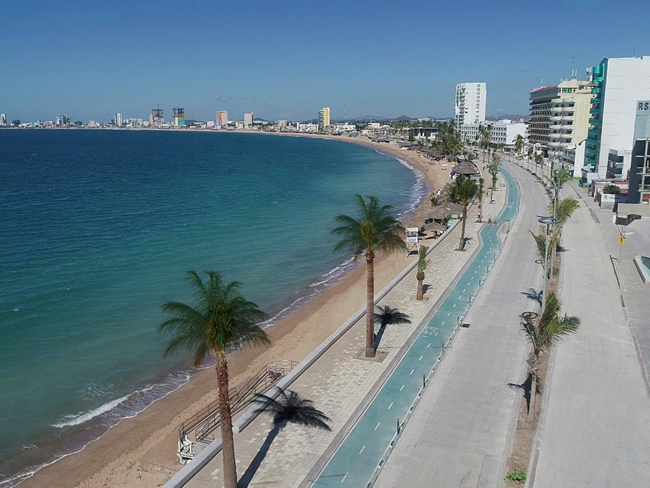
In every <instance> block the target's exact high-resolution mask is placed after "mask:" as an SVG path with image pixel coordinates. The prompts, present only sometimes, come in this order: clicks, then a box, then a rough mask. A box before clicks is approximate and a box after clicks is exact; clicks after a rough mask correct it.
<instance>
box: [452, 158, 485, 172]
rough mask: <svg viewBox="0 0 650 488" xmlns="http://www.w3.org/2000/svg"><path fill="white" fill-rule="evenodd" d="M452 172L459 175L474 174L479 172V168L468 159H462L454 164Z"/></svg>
mask: <svg viewBox="0 0 650 488" xmlns="http://www.w3.org/2000/svg"><path fill="white" fill-rule="evenodd" d="M454 172H455V173H457V174H459V175H476V174H479V170H478V168H477V167H476V165H475V164H474V163H470V162H469V161H463V162H462V163H458V164H457V165H456V166H454Z"/></svg>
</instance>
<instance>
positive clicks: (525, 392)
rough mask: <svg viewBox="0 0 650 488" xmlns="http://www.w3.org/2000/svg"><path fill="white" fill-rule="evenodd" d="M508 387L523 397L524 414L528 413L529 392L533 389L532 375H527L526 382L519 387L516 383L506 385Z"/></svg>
mask: <svg viewBox="0 0 650 488" xmlns="http://www.w3.org/2000/svg"><path fill="white" fill-rule="evenodd" d="M508 386H509V387H510V388H512V389H513V390H521V391H522V393H523V395H524V400H526V413H530V391H531V388H532V387H533V373H528V377H527V378H526V381H524V382H523V383H522V384H521V385H519V384H517V383H508Z"/></svg>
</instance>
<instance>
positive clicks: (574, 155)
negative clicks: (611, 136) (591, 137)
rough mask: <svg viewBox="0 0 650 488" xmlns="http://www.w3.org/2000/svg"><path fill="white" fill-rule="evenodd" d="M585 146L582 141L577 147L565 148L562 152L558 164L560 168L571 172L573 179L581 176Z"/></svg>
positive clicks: (584, 142)
mask: <svg viewBox="0 0 650 488" xmlns="http://www.w3.org/2000/svg"><path fill="white" fill-rule="evenodd" d="M585 146H586V141H582V142H580V144H578V145H577V146H575V145H574V146H570V147H565V148H564V149H563V150H562V157H561V158H560V164H561V165H562V168H564V169H568V170H569V171H571V172H572V173H573V177H574V178H579V177H580V176H581V175H582V167H583V166H584V161H585Z"/></svg>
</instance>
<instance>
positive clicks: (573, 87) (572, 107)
mask: <svg viewBox="0 0 650 488" xmlns="http://www.w3.org/2000/svg"><path fill="white" fill-rule="evenodd" d="M591 89H592V85H591V83H590V82H588V81H578V80H577V79H575V78H573V79H571V80H566V81H563V82H561V83H560V84H559V85H557V96H556V97H555V98H554V99H553V100H551V114H550V120H549V134H548V137H549V140H548V146H547V150H548V157H549V159H550V160H551V162H552V163H553V164H555V163H559V162H561V160H562V155H563V154H564V150H565V149H567V148H575V147H576V146H578V145H579V144H581V143H583V142H585V139H587V131H588V130H589V110H590V108H591V99H592V97H593V95H592V93H591ZM577 166H578V167H579V168H581V167H582V161H580V162H578V165H577Z"/></svg>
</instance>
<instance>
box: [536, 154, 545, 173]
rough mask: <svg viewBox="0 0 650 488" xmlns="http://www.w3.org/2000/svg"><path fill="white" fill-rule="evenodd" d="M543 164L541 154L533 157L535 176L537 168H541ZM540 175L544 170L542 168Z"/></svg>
mask: <svg viewBox="0 0 650 488" xmlns="http://www.w3.org/2000/svg"><path fill="white" fill-rule="evenodd" d="M543 162H544V155H543V154H542V153H537V154H536V155H535V175H537V173H538V168H539V167H540V166H541V164H542V163H543ZM542 173H544V168H542ZM537 176H539V175H537Z"/></svg>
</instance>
